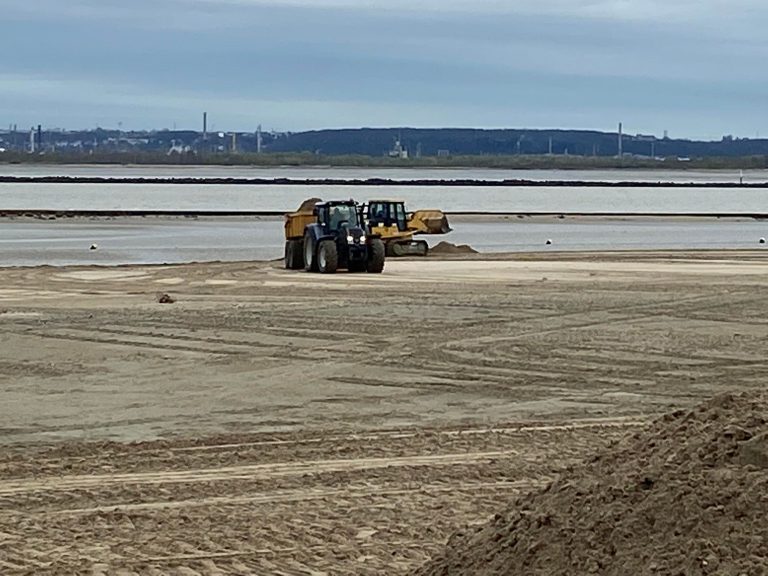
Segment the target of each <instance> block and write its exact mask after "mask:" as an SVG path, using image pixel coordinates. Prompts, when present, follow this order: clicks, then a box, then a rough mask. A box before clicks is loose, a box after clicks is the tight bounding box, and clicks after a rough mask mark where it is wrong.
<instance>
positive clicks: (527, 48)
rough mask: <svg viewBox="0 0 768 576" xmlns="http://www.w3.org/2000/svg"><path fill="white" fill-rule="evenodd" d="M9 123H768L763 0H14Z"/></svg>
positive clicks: (642, 128)
mask: <svg viewBox="0 0 768 576" xmlns="http://www.w3.org/2000/svg"><path fill="white" fill-rule="evenodd" d="M0 9H2V11H3V17H4V22H5V23H6V26H5V28H4V51H5V54H6V58H4V59H3V63H2V64H1V65H0V83H2V88H3V89H2V91H0V127H3V128H7V127H8V126H9V125H12V124H16V125H17V126H18V128H19V129H20V130H28V129H29V128H30V127H31V126H37V125H38V124H42V125H43V126H44V127H46V128H54V127H56V128H65V129H87V128H94V127H96V126H101V127H104V128H115V129H116V128H118V127H119V128H122V129H124V130H132V129H163V128H167V129H173V128H174V126H175V127H176V128H177V129H189V130H200V129H201V125H202V112H203V111H207V112H208V114H209V128H210V129H211V130H212V131H218V130H221V131H230V130H238V131H248V130H251V131H255V129H256V126H257V125H258V124H261V125H262V126H263V127H264V130H276V131H303V130H313V129H322V128H347V127H348V128H355V127H398V126H403V127H406V126H409V127H467V128H563V129H593V130H601V131H615V130H616V126H617V124H618V122H619V121H622V122H623V123H624V129H625V131H627V132H628V133H632V134H636V133H643V134H654V135H656V136H659V137H661V136H662V135H663V133H664V131H665V130H667V131H668V132H669V135H670V136H671V137H674V138H691V139H702V140H719V139H720V138H721V137H722V136H723V135H726V134H732V135H734V136H737V137H747V138H756V137H759V136H765V135H768V117H767V116H766V109H765V103H766V97H767V96H768V78H766V77H765V75H764V72H763V66H764V62H765V60H766V56H768V41H767V40H766V39H765V35H764V33H763V30H762V27H763V24H764V23H765V22H766V21H768V5H766V4H765V3H763V2H760V1H758V0H730V1H727V2H726V1H725V0H698V1H693V0H678V1H676V2H675V1H671V0H670V1H667V2H663V1H661V0H634V1H631V2H630V1H627V0H538V1H537V2H528V1H525V2H523V1H521V0H518V1H515V0H508V1H501V0H474V1H469V0H442V1H437V0H425V1H423V2H420V3H411V2H407V1H406V0H389V1H388V2H375V1H372V0H358V1H352V0H312V1H309V0H152V1H150V0H134V1H133V2H131V3H130V4H129V3H125V2H118V1H117V0H100V1H96V0H72V1H70V2H67V3H61V2H58V1H57V0H32V1H30V0H24V1H22V0H0Z"/></svg>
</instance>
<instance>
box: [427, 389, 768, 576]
mask: <svg viewBox="0 0 768 576" xmlns="http://www.w3.org/2000/svg"><path fill="white" fill-rule="evenodd" d="M767 418H768V395H757V394H749V395H747V394H744V395H739V396H732V395H725V396H720V397H717V398H715V399H713V400H711V401H709V402H707V403H705V404H703V405H701V406H699V407H698V408H696V409H694V410H692V411H690V412H683V411H680V412H676V413H673V414H670V415H668V416H666V417H664V418H662V419H660V420H658V421H656V422H655V423H653V424H652V425H650V426H649V427H648V428H646V429H644V430H642V431H639V432H637V433H634V434H632V435H629V436H627V437H625V438H624V439H623V440H622V441H620V442H618V443H617V444H616V445H615V446H614V447H613V448H612V449H611V450H609V451H607V452H606V453H604V454H602V455H600V456H597V457H595V458H594V459H592V460H590V461H588V462H585V463H583V464H581V465H578V466H575V467H573V468H571V469H570V470H568V471H567V472H566V473H564V474H563V475H562V477H561V478H559V479H558V480H555V481H554V482H553V483H551V484H550V485H549V486H547V487H545V488H543V489H541V490H540V491H537V492H534V493H532V494H524V495H521V496H519V497H517V498H515V499H514V500H513V501H512V502H511V505H510V506H509V507H508V508H507V509H506V510H504V511H503V512H501V513H500V514H497V515H496V516H495V517H494V518H493V519H492V520H491V521H490V522H488V523H487V524H485V525H484V526H481V527H479V528H472V529H468V530H466V531H463V532H459V533H456V534H454V535H453V536H452V537H451V538H450V540H449V542H448V545H447V547H446V550H445V551H444V552H443V553H442V554H441V555H439V556H438V557H436V558H435V559H433V561H432V562H430V563H428V564H427V565H425V566H423V567H422V568H421V569H420V570H418V571H417V574H419V575H421V576H435V575H448V574H450V575H451V576H457V575H458V576H460V575H468V574H472V575H520V576H522V575H526V576H530V575H544V574H546V575H555V574H562V575H566V574H568V575H573V574H601V575H616V576H619V575H622V576H624V575H628V574H675V575H677V574H680V575H689V574H691V575H693V574H697V575H698V574H728V575H730V574H733V575H740V574H745V575H746V574H749V575H752V574H755V575H756V574H764V573H765V571H766V570H768V520H766V518H768V468H767V467H768V424H766V419H767Z"/></svg>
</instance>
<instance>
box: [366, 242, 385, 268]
mask: <svg viewBox="0 0 768 576" xmlns="http://www.w3.org/2000/svg"><path fill="white" fill-rule="evenodd" d="M385 256H386V249H385V248H384V242H382V241H381V240H380V239H379V238H374V239H373V240H371V243H370V244H369V245H368V265H367V268H366V269H367V270H368V272H369V273H371V274H379V273H380V272H381V271H382V270H384V258H385Z"/></svg>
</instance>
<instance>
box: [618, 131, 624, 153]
mask: <svg viewBox="0 0 768 576" xmlns="http://www.w3.org/2000/svg"><path fill="white" fill-rule="evenodd" d="M623 155H624V143H623V142H622V125H621V122H619V158H621V157H622V156H623Z"/></svg>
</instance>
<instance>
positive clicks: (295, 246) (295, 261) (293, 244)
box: [285, 240, 304, 270]
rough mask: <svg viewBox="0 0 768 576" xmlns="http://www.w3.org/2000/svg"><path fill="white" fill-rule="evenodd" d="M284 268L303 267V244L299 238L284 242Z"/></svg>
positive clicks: (299, 268) (294, 268)
mask: <svg viewBox="0 0 768 576" xmlns="http://www.w3.org/2000/svg"><path fill="white" fill-rule="evenodd" d="M285 268H286V269H287V270H301V269H302V268H304V244H303V242H302V241H301V240H288V241H287V242H286V243H285Z"/></svg>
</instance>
